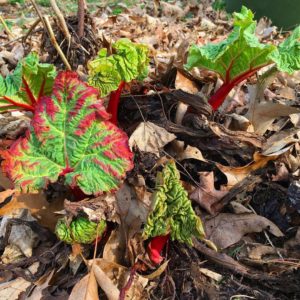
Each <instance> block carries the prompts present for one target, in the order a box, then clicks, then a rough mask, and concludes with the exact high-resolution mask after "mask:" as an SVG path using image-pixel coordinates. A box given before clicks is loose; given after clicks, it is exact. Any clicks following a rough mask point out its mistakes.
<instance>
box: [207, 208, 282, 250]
mask: <svg viewBox="0 0 300 300" xmlns="http://www.w3.org/2000/svg"><path fill="white" fill-rule="evenodd" d="M205 229H206V234H207V238H208V239H209V240H211V241H212V242H214V243H215V244H216V246H217V247H218V248H220V249H224V248H227V247H229V246H231V245H233V244H235V243H237V242H239V241H240V239H241V238H242V237H243V236H244V235H246V234H247V233H252V232H261V231H263V230H268V231H269V232H271V233H272V234H273V235H275V236H276V237H282V236H283V233H282V232H281V231H280V229H279V228H278V227H277V226H276V225H275V224H274V223H272V222H271V221H269V220H268V219H267V218H265V217H262V216H258V215H255V214H241V215H236V214H229V213H221V214H219V215H217V216H216V217H213V218H211V219H209V220H207V221H205Z"/></svg>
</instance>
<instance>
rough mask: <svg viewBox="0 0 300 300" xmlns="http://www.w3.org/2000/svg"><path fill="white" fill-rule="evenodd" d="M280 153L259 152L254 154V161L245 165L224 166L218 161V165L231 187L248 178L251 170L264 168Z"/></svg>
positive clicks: (228, 185)
mask: <svg viewBox="0 0 300 300" xmlns="http://www.w3.org/2000/svg"><path fill="white" fill-rule="evenodd" d="M277 157H278V155H272V156H264V155H261V154H260V153H258V152H255V153H254V155H253V161H252V162H251V163H249V164H247V165H246V166H243V167H230V166H223V165H221V164H219V163H216V166H217V167H218V169H219V170H220V171H222V172H223V173H224V174H225V175H226V177H227V187H228V188H229V189H230V188H232V187H233V186H234V185H236V184H237V183H239V182H240V181H242V180H243V179H244V178H246V177H247V176H248V175H249V174H250V173H251V172H253V171H256V170H258V169H261V168H263V167H264V166H265V165H266V164H267V163H268V162H269V161H271V160H275V159H276V158H277Z"/></svg>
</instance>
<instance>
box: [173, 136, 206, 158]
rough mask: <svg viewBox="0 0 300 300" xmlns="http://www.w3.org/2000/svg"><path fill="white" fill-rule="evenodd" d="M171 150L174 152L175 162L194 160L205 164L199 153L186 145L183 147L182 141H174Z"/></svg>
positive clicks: (196, 149)
mask: <svg viewBox="0 0 300 300" xmlns="http://www.w3.org/2000/svg"><path fill="white" fill-rule="evenodd" d="M172 148H173V151H174V156H175V158H176V159H177V160H179V161H181V160H184V159H196V160H200V161H204V162H206V159H205V158H204V157H203V155H202V153H201V151H200V150H199V149H198V148H196V147H192V146H190V145H188V146H187V147H186V148H185V147H184V142H183V141H178V140H175V141H173V142H172Z"/></svg>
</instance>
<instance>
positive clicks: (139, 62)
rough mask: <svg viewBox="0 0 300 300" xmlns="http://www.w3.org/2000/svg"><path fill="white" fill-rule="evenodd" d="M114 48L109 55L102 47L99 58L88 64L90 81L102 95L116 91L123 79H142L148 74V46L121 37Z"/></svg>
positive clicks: (128, 80) (126, 80)
mask: <svg viewBox="0 0 300 300" xmlns="http://www.w3.org/2000/svg"><path fill="white" fill-rule="evenodd" d="M112 48H113V51H114V54H112V55H110V56H107V50H106V49H101V50H100V51H99V54H98V58H96V59H95V60H92V61H90V62H89V64H88V69H89V78H88V82H89V84H91V85H92V86H94V87H97V88H99V89H100V91H101V96H102V97H103V96H107V95H108V94H109V93H110V92H112V91H115V90H116V89H117V88H118V86H119V84H120V83H121V81H125V82H130V81H131V80H133V79H138V80H142V79H144V78H145V77H147V74H148V64H149V58H148V52H149V49H148V48H147V46H145V45H142V44H135V43H132V42H131V41H130V40H129V39H120V40H118V41H117V42H116V43H114V44H113V45H112Z"/></svg>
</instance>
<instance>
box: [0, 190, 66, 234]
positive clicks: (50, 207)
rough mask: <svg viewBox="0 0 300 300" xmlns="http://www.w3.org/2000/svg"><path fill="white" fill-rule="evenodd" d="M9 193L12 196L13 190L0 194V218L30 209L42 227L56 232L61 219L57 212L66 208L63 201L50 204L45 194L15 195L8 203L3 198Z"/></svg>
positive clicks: (58, 200) (59, 200)
mask: <svg viewBox="0 0 300 300" xmlns="http://www.w3.org/2000/svg"><path fill="white" fill-rule="evenodd" d="M2 193H4V194H2ZM7 193H9V194H10V193H11V190H9V191H5V192H1V193H0V216H7V215H10V214H12V213H14V212H15V211H16V210H18V209H28V210H29V211H30V212H31V215H32V216H33V217H34V218H36V219H37V220H38V222H39V223H40V224H41V225H43V226H45V227H47V228H49V229H51V230H54V228H55V225H56V222H57V220H58V218H59V216H58V215H57V214H56V212H57V211H60V210H62V209H63V208H64V206H63V199H56V200H54V201H53V202H48V201H47V199H46V196H45V194H42V193H40V194H18V193H15V194H14V195H13V197H12V199H11V200H10V201H8V202H7V200H6V199H7V197H6V198H5V199H3V196H2V195H7ZM6 202H7V203H6Z"/></svg>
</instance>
